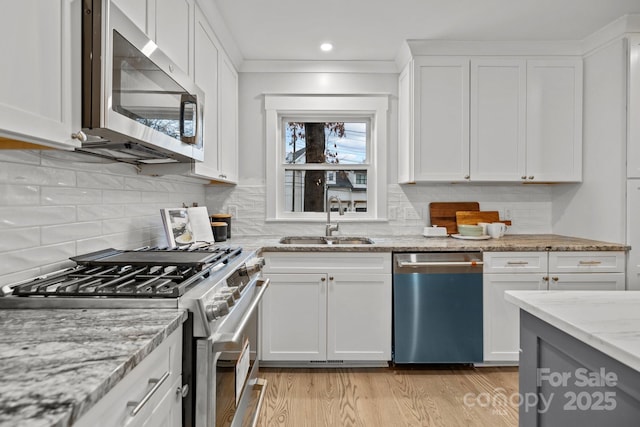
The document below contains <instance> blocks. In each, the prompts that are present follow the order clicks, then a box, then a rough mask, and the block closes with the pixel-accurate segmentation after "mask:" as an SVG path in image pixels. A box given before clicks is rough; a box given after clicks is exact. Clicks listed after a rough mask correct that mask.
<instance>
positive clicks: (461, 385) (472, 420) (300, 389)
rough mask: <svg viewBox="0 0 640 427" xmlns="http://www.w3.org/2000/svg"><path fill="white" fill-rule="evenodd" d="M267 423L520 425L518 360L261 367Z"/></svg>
mask: <svg viewBox="0 0 640 427" xmlns="http://www.w3.org/2000/svg"><path fill="white" fill-rule="evenodd" d="M260 376H261V377H263V378H265V379H266V380H267V381H268V384H269V385H268V387H267V392H266V393H267V394H266V396H265V401H264V404H263V406H262V411H261V414H260V419H259V422H258V425H259V426H260V427H275V426H285V427H289V426H290V427H306V426H308V427H322V426H327V427H329V426H330V427H335V426H342V427H352V426H353V427H355V426H363V427H376V426H380V427H388V426H393V427H396V426H397V427H402V426H407V427H409V426H410V427H414V426H419V427H451V426H456V427H457V426H473V427H483V426H490V427H513V426H517V425H518V408H517V399H515V398H512V397H513V396H515V395H516V394H517V392H518V370H517V368H484V367H483V368H473V367H466V366H434V367H410V368H398V367H395V368H394V367H390V368H375V369H374V368H369V369H349V368H335V369H333V368H332V369H324V368H313V369H311V368H310V369H305V368H296V369H284V368H262V369H261V372H260Z"/></svg>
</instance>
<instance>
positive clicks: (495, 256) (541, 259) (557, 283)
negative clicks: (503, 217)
mask: <svg viewBox="0 0 640 427" xmlns="http://www.w3.org/2000/svg"><path fill="white" fill-rule="evenodd" d="M624 271H625V253H624V252H617V251H610V252H606V251H604V252H596V251H593V252H485V254H484V276H483V304H484V306H483V311H484V318H483V322H484V325H483V326H484V360H485V362H507V363H513V362H517V361H518V359H519V354H520V335H519V334H520V332H519V331H520V317H519V309H518V308H517V307H516V306H515V305H513V304H511V303H509V302H507V301H506V300H505V299H504V292H505V291H529V290H576V291H590V290H624V289H625V273H624Z"/></svg>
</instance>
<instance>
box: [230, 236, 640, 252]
mask: <svg viewBox="0 0 640 427" xmlns="http://www.w3.org/2000/svg"><path fill="white" fill-rule="evenodd" d="M281 237H284V236H239V237H232V238H231V239H229V240H227V241H226V242H222V243H226V244H228V245H234V246H242V247H244V248H246V249H262V251H263V252H301V251H310V252H321V251H329V252H336V251H343V252H429V251H436V252H447V251H469V250H471V251H485V252H503V251H504V252H507V251H547V250H551V251H627V250H629V249H630V247H629V246H627V245H624V244H621V243H610V242H601V241H597V240H589V239H581V238H578V237H569V236H561V235H557V234H507V235H505V236H504V237H501V238H499V239H488V240H461V239H456V238H453V237H424V236H365V237H369V238H370V239H371V240H373V242H374V243H373V244H369V245H362V244H361V245H326V244H316V245H308V244H302V245H300V244H281V243H279V240H280V238H281ZM222 243H221V244H222Z"/></svg>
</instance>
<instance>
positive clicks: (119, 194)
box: [102, 190, 142, 204]
mask: <svg viewBox="0 0 640 427" xmlns="http://www.w3.org/2000/svg"><path fill="white" fill-rule="evenodd" d="M141 201H142V196H140V192H139V191H127V190H103V191H102V203H104V204H112V203H117V204H121V203H139V202H141Z"/></svg>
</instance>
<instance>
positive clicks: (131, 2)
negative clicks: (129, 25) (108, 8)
mask: <svg viewBox="0 0 640 427" xmlns="http://www.w3.org/2000/svg"><path fill="white" fill-rule="evenodd" d="M111 4H114V5H116V6H117V7H118V9H120V10H121V11H122V12H124V14H125V15H126V16H127V17H128V18H129V19H130V20H131V22H133V23H134V24H135V25H136V26H137V27H138V28H140V29H141V30H142V32H144V33H145V34H146V35H147V36H150V37H152V36H153V35H152V34H151V30H152V28H151V27H152V24H153V25H155V22H150V21H151V20H150V19H148V17H151V16H153V15H152V12H151V11H150V6H153V0H151V1H147V0H111Z"/></svg>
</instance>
